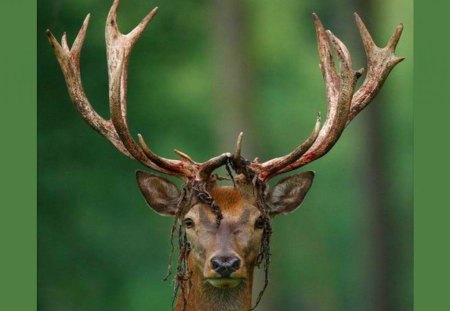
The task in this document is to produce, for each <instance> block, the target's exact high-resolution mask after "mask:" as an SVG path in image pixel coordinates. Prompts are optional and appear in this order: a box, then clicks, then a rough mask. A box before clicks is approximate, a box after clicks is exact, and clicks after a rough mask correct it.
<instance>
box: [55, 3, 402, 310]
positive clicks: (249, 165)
mask: <svg viewBox="0 0 450 311" xmlns="http://www.w3.org/2000/svg"><path fill="white" fill-rule="evenodd" d="M118 5H119V0H115V1H114V2H113V4H112V7H111V9H110V11H109V14H108V17H107V20H106V33H105V36H106V47H107V61H108V77H109V103H110V114H111V119H108V120H107V119H104V118H102V117H101V116H100V115H99V114H98V113H97V112H96V111H95V110H94V109H93V107H92V106H91V104H90V103H89V101H88V99H87V97H86V94H85V92H84V90H83V86H82V83H81V76H80V52H81V48H82V46H83V42H84V39H85V35H86V30H87V27H88V23H89V15H87V17H86V19H85V20H84V23H83V25H82V27H81V30H80V31H79V33H78V35H77V37H76V39H75V41H74V43H73V44H72V47H69V45H68V43H67V39H66V35H65V34H64V35H63V36H62V40H61V42H60V43H59V42H58V41H57V40H56V39H55V37H54V36H53V35H52V33H51V32H50V31H48V37H49V41H50V43H51V45H52V47H53V49H54V52H55V55H56V58H57V60H58V62H59V65H60V67H61V70H62V73H63V75H64V78H65V81H66V84H67V88H68V92H69V95H70V98H71V100H72V102H73V103H74V105H75V107H76V108H77V109H78V111H79V112H80V114H81V117H82V118H83V119H84V120H85V121H86V122H87V123H88V124H89V125H90V126H91V127H92V128H93V129H95V130H96V131H97V132H99V133H100V134H102V135H103V136H104V137H105V138H106V139H107V140H109V141H110V142H111V143H112V144H113V145H114V146H115V147H116V148H117V149H118V150H119V151H120V152H121V153H123V154H124V155H126V156H127V157H129V158H131V159H134V160H137V161H138V162H140V163H142V164H143V165H145V166H147V167H148V168H150V169H152V170H154V171H157V172H159V173H161V174H166V175H171V176H175V177H178V178H180V179H181V180H182V181H183V186H182V188H181V189H179V188H178V187H177V186H176V185H175V184H173V183H172V182H171V181H169V180H167V179H165V178H163V177H160V176H158V175H155V174H153V173H149V172H146V171H142V170H139V171H137V172H136V179H137V183H138V186H139V189H140V191H141V192H142V194H143V196H144V199H145V201H146V202H147V203H148V205H149V206H150V207H151V208H152V209H153V210H154V211H156V212H157V213H158V214H160V215H165V216H173V217H174V226H173V228H172V237H173V236H174V235H176V236H178V239H179V242H180V243H179V245H180V249H179V257H178V261H177V262H178V268H177V271H176V275H175V286H176V290H177V291H176V297H177V298H176V302H175V310H177V311H180V310H189V311H193V310H195V311H199V310H208V311H212V310H228V311H230V310H236V311H237V310H240V311H241V310H250V309H252V287H253V273H254V269H255V267H260V268H263V269H264V271H265V276H266V278H265V283H264V288H263V290H262V291H261V292H260V294H259V296H258V297H257V299H256V304H255V306H256V305H257V304H258V302H259V300H260V299H261V296H262V293H263V292H264V289H265V288H266V287H267V284H268V278H267V273H268V266H269V262H270V249H269V246H270V235H271V232H272V230H271V223H270V221H271V219H272V218H273V217H274V216H276V215H278V214H287V213H290V212H292V211H293V210H295V209H296V208H297V207H298V206H299V205H300V204H301V203H302V201H303V200H304V198H305V195H306V193H307V192H308V190H309V189H310V187H311V185H312V182H313V179H314V173H313V172H312V171H306V172H302V173H298V174H295V175H292V176H288V177H286V178H284V179H282V180H281V181H279V182H278V183H277V184H275V185H274V186H273V187H271V188H269V187H268V181H269V180H270V179H271V178H273V177H275V176H277V175H279V174H281V173H285V172H289V171H292V170H295V169H297V168H299V167H302V166H304V165H306V164H308V163H310V162H312V161H314V160H317V159H318V158H320V157H322V156H323V155H325V154H326V153H327V152H328V151H329V150H330V149H331V148H332V147H333V145H334V144H335V143H336V141H337V140H338V139H339V137H340V136H341V134H342V132H343V131H344V129H345V128H346V126H347V125H348V124H349V123H350V122H351V121H352V119H353V118H354V117H355V116H356V115H357V114H358V113H359V112H360V111H361V110H363V109H364V108H365V107H366V106H367V105H368V104H369V103H370V102H371V100H372V99H373V98H374V97H375V96H376V95H377V93H378V92H379V90H380V88H381V87H382V85H383V83H384V81H385V79H386V78H387V76H388V75H389V73H390V71H391V70H392V69H393V68H394V67H395V65H397V64H398V63H399V62H401V61H402V60H403V58H402V57H398V56H396V55H395V54H394V52H395V48H396V46H397V43H398V41H399V39H400V36H401V33H402V29H403V26H402V24H400V25H398V26H397V28H396V30H395V32H394V34H393V35H392V37H391V38H390V40H389V42H388V43H387V45H386V46H385V47H382V48H380V47H378V46H377V45H375V43H374V41H373V39H372V37H371V35H370V34H369V32H368V30H367V28H366V26H365V25H364V23H363V22H362V21H361V19H360V17H359V16H358V15H357V14H356V13H355V19H356V24H357V27H358V29H359V32H360V34H361V38H362V42H363V45H364V49H365V52H366V56H367V67H368V69H367V74H366V76H365V80H364V82H363V83H362V85H361V86H360V87H359V89H356V81H357V79H358V78H359V77H361V75H362V74H363V70H362V69H361V70H357V71H355V70H353V68H352V67H353V66H352V58H351V56H350V53H349V51H348V49H347V47H346V46H345V45H344V44H343V43H342V42H341V41H340V40H339V39H338V38H337V37H336V36H335V35H334V34H333V33H332V32H331V31H329V30H325V28H324V27H323V25H322V23H321V21H320V20H319V17H318V16H317V15H316V14H313V21H314V25H315V29H316V34H317V41H318V51H319V60H320V69H321V71H322V75H323V79H324V81H325V88H326V94H327V115H326V119H325V121H324V122H323V124H322V123H321V119H320V115H318V117H317V120H316V123H315V127H314V129H313V131H312V133H311V134H310V136H309V137H308V138H307V139H306V140H305V142H303V143H302V144H300V145H299V146H298V147H296V148H295V149H294V150H293V151H292V152H290V153H288V154H287V155H284V156H281V157H278V158H274V159H271V160H268V161H266V162H259V160H258V159H255V160H253V161H248V160H247V159H245V158H244V157H243V156H242V155H241V146H242V133H241V134H240V135H239V137H238V140H237V146H236V149H235V150H234V151H233V152H226V153H223V154H220V155H218V156H215V157H213V158H211V159H209V160H207V161H205V162H202V163H200V162H196V161H194V160H193V159H192V158H191V157H189V156H188V155H187V154H185V153H183V152H181V151H178V150H175V153H176V155H177V156H178V157H179V159H178V160H174V159H167V158H163V157H161V156H159V155H157V154H156V153H154V152H153V151H152V149H151V148H150V147H149V146H148V145H147V144H146V142H145V140H144V138H143V136H142V135H140V134H138V135H137V137H138V139H137V141H136V140H135V139H134V138H133V136H132V134H131V133H130V131H129V129H128V125H127V74H128V60H129V57H130V54H131V51H132V48H133V46H134V45H135V43H136V42H137V40H138V39H139V37H140V36H141V34H142V33H143V31H144V29H145V28H146V26H147V25H148V24H149V23H150V21H151V20H152V19H153V17H154V16H155V14H156V12H157V10H158V8H154V9H153V10H152V11H150V13H148V15H147V16H145V17H144V19H143V20H142V21H141V22H140V23H139V24H138V25H137V26H136V27H135V28H134V29H133V30H132V31H131V32H129V33H128V34H123V33H121V32H120V30H119V28H118V25H117V8H118ZM336 58H337V60H338V62H339V64H340V69H339V70H337V69H336V67H335V63H334V61H335V59H336ZM223 166H224V167H226V168H227V171H228V173H229V175H230V177H229V178H228V179H231V180H232V184H231V182H229V184H228V185H223V183H220V180H221V179H223V177H221V176H218V175H216V174H214V171H215V170H216V169H217V168H219V167H223ZM172 245H173V244H172Z"/></svg>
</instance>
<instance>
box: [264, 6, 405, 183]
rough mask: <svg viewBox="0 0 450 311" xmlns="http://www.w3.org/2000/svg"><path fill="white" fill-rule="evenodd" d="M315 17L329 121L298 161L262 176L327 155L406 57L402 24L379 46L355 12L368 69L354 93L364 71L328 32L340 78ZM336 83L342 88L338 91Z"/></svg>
mask: <svg viewBox="0 0 450 311" xmlns="http://www.w3.org/2000/svg"><path fill="white" fill-rule="evenodd" d="M313 17H314V24H315V26H316V32H317V38H318V48H319V57H320V67H321V69H322V74H323V77H324V80H325V85H326V90H327V101H328V114H327V120H326V121H325V123H324V125H323V127H322V129H321V130H320V133H319V135H318V137H317V139H316V141H315V142H314V143H313V145H312V146H311V147H310V148H309V149H308V151H307V152H305V153H304V154H303V155H302V156H301V157H300V158H299V159H297V160H296V161H295V162H293V163H291V164H289V165H286V166H284V167H282V168H281V169H279V170H278V171H276V172H271V173H269V174H267V173H266V172H265V171H263V172H262V173H261V174H260V175H261V176H262V177H261V178H263V179H268V178H270V177H272V176H274V175H276V174H280V173H283V172H287V171H291V170H293V169H296V168H298V167H301V166H304V165H306V164H308V163H310V162H312V161H314V160H316V159H318V158H320V157H322V156H323V155H325V154H326V153H327V152H328V151H329V150H330V149H331V148H332V147H333V146H334V144H335V143H336V141H337V140H338V139H339V137H340V135H341V134H342V132H343V130H344V129H345V127H346V126H347V125H348V124H349V123H350V121H351V120H352V119H353V118H354V117H355V116H356V115H357V114H358V113H359V112H360V111H361V110H362V109H364V108H365V107H366V106H367V105H368V103H369V102H370V101H371V100H372V99H373V98H374V97H375V96H376V95H377V93H378V91H379V90H380V89H381V87H382V85H383V83H384V81H385V80H386V78H387V76H388V75H389V73H390V72H391V70H392V69H393V68H394V67H395V65H397V64H398V63H400V62H401V61H402V60H403V59H404V58H402V57H398V56H396V55H395V54H394V51H395V48H396V46H397V43H398V41H399V39H400V36H401V33H402V30H403V25H402V24H400V25H398V26H397V28H396V30H395V32H394V34H393V35H392V37H391V38H390V40H389V42H388V44H387V46H386V47H384V48H379V47H377V46H376V45H375V43H374V41H373V39H372V36H371V35H370V33H369V31H368V30H367V28H366V26H365V25H364V23H363V22H362V20H361V18H360V17H359V16H358V14H356V13H355V19H356V24H357V26H358V28H359V31H360V34H361V38H362V41H363V45H364V49H365V51H366V55H367V63H368V70H367V76H366V79H365V80H364V82H363V84H362V86H361V87H360V89H359V90H358V91H357V92H356V93H354V91H355V84H356V80H357V78H359V77H360V76H361V75H362V72H363V70H362V69H361V70H358V71H353V70H352V62H351V57H350V53H349V52H348V50H347V48H346V46H345V45H344V44H343V43H342V42H341V41H340V40H339V39H338V38H337V37H336V36H334V35H333V34H332V33H331V31H326V33H327V36H328V40H329V41H330V42H331V44H332V45H333V48H334V49H335V51H336V54H337V56H338V58H339V60H340V63H341V70H340V74H339V77H337V76H336V75H335V71H334V64H333V63H332V60H331V59H330V58H331V54H330V48H329V45H328V42H327V40H325V35H324V28H323V26H322V23H321V22H320V20H319V18H318V17H317V16H316V15H313ZM337 86H338V88H339V91H338V92H337V93H336V87H337Z"/></svg>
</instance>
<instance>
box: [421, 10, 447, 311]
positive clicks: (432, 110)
mask: <svg viewBox="0 0 450 311" xmlns="http://www.w3.org/2000/svg"><path fill="white" fill-rule="evenodd" d="M414 5H415V11H414V12H415V16H414V27H415V32H414V35H415V36H414V53H415V63H414V309H415V310H416V311H422V310H423V311H426V310H450V299H449V298H448V295H449V293H448V290H449V288H450V285H449V279H450V275H449V274H450V273H449V271H450V269H449V263H450V251H449V247H448V245H449V241H448V237H449V236H450V232H449V231H450V230H449V228H450V225H449V220H450V208H449V203H448V198H447V196H446V194H447V191H448V185H449V181H448V176H449V169H448V160H449V159H450V154H449V149H448V148H446V149H447V150H444V148H443V147H444V146H445V145H447V146H448V141H449V137H448V132H449V130H448V124H449V122H448V116H449V115H450V105H449V103H448V102H449V100H448V95H447V94H446V92H447V91H448V89H449V85H448V84H449V82H450V57H449V56H450V52H449V47H450V35H449V29H450V27H449V12H450V3H449V2H448V1H433V2H431V1H415V3H414ZM446 164H447V165H446Z"/></svg>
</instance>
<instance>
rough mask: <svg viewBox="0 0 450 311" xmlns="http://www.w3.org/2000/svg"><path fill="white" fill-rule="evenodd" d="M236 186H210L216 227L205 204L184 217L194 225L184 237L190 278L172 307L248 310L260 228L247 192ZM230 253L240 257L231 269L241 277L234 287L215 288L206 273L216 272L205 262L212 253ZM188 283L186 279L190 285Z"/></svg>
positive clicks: (206, 310)
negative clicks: (219, 219)
mask: <svg viewBox="0 0 450 311" xmlns="http://www.w3.org/2000/svg"><path fill="white" fill-rule="evenodd" d="M245 191H246V189H242V188H240V187H236V188H235V187H232V186H223V187H218V186H216V187H213V188H212V189H211V190H210V193H211V195H212V197H213V199H214V201H215V203H217V204H218V205H219V207H220V209H221V212H222V214H223V216H224V219H223V220H222V223H221V225H220V227H219V228H217V227H216V225H215V215H214V214H213V213H212V212H211V210H210V208H209V207H208V206H206V205H205V204H195V205H194V206H193V207H192V208H191V210H190V211H189V212H188V213H187V214H186V216H185V218H191V219H193V220H194V222H195V224H196V227H195V228H192V229H187V234H188V240H191V241H192V240H193V241H195V243H192V250H191V254H190V255H189V258H188V271H190V272H191V273H192V274H191V278H190V282H189V281H188V282H186V284H185V285H184V286H185V290H184V292H185V295H186V297H185V300H184V299H183V296H182V292H180V296H179V297H178V301H177V304H176V307H175V310H176V311H183V304H184V301H185V302H186V304H187V305H186V308H185V309H184V310H185V311H203V310H204V311H225V310H226V311H244V310H245V311H248V310H250V309H251V303H252V285H253V270H254V266H255V261H256V256H257V255H258V252H259V246H260V243H261V232H260V231H261V230H258V229H255V228H254V223H255V220H256V219H257V218H258V217H259V216H260V212H259V210H258V208H257V207H256V206H254V205H253V204H250V202H252V201H254V200H252V199H250V200H249V199H248V197H252V195H251V194H248V193H244V192H245ZM231 254H232V255H234V256H237V257H239V258H240V259H241V268H240V269H239V270H238V271H236V272H235V273H233V276H234V277H239V278H243V281H242V282H241V283H240V284H239V285H238V286H237V287H235V288H216V287H214V286H212V285H211V284H210V283H208V282H207V281H206V280H205V278H206V277H214V276H215V275H216V273H215V272H214V271H213V270H212V269H211V267H210V265H209V261H210V258H211V257H213V256H216V255H231ZM188 283H190V284H191V285H190V288H189V285H188Z"/></svg>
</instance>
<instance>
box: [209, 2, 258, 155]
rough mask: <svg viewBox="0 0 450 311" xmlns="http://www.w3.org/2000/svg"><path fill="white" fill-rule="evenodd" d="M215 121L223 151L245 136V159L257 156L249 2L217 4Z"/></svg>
mask: <svg viewBox="0 0 450 311" xmlns="http://www.w3.org/2000/svg"><path fill="white" fill-rule="evenodd" d="M213 12H214V14H213V20H212V24H213V25H212V26H213V37H214V38H213V40H214V54H213V55H214V66H215V68H214V69H215V70H214V74H215V76H214V81H213V89H214V97H213V98H214V113H215V116H214V120H215V121H216V122H215V124H214V126H215V132H216V137H217V138H218V140H219V143H218V146H219V147H220V149H221V150H227V151H231V150H230V149H232V148H234V146H235V143H236V138H237V135H238V134H239V132H241V131H243V132H244V133H245V140H244V151H245V153H244V156H245V155H249V156H250V155H251V156H253V155H254V154H255V151H256V150H255V139H256V135H254V134H255V131H254V122H253V115H252V112H253V111H254V108H253V102H254V100H253V98H252V97H253V94H254V92H253V85H252V80H253V79H252V74H253V66H252V63H251V60H250V58H249V55H248V54H249V48H248V42H249V40H248V31H247V25H246V18H247V14H246V7H245V1H239V0H229V1H220V0H215V1H214V9H213Z"/></svg>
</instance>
